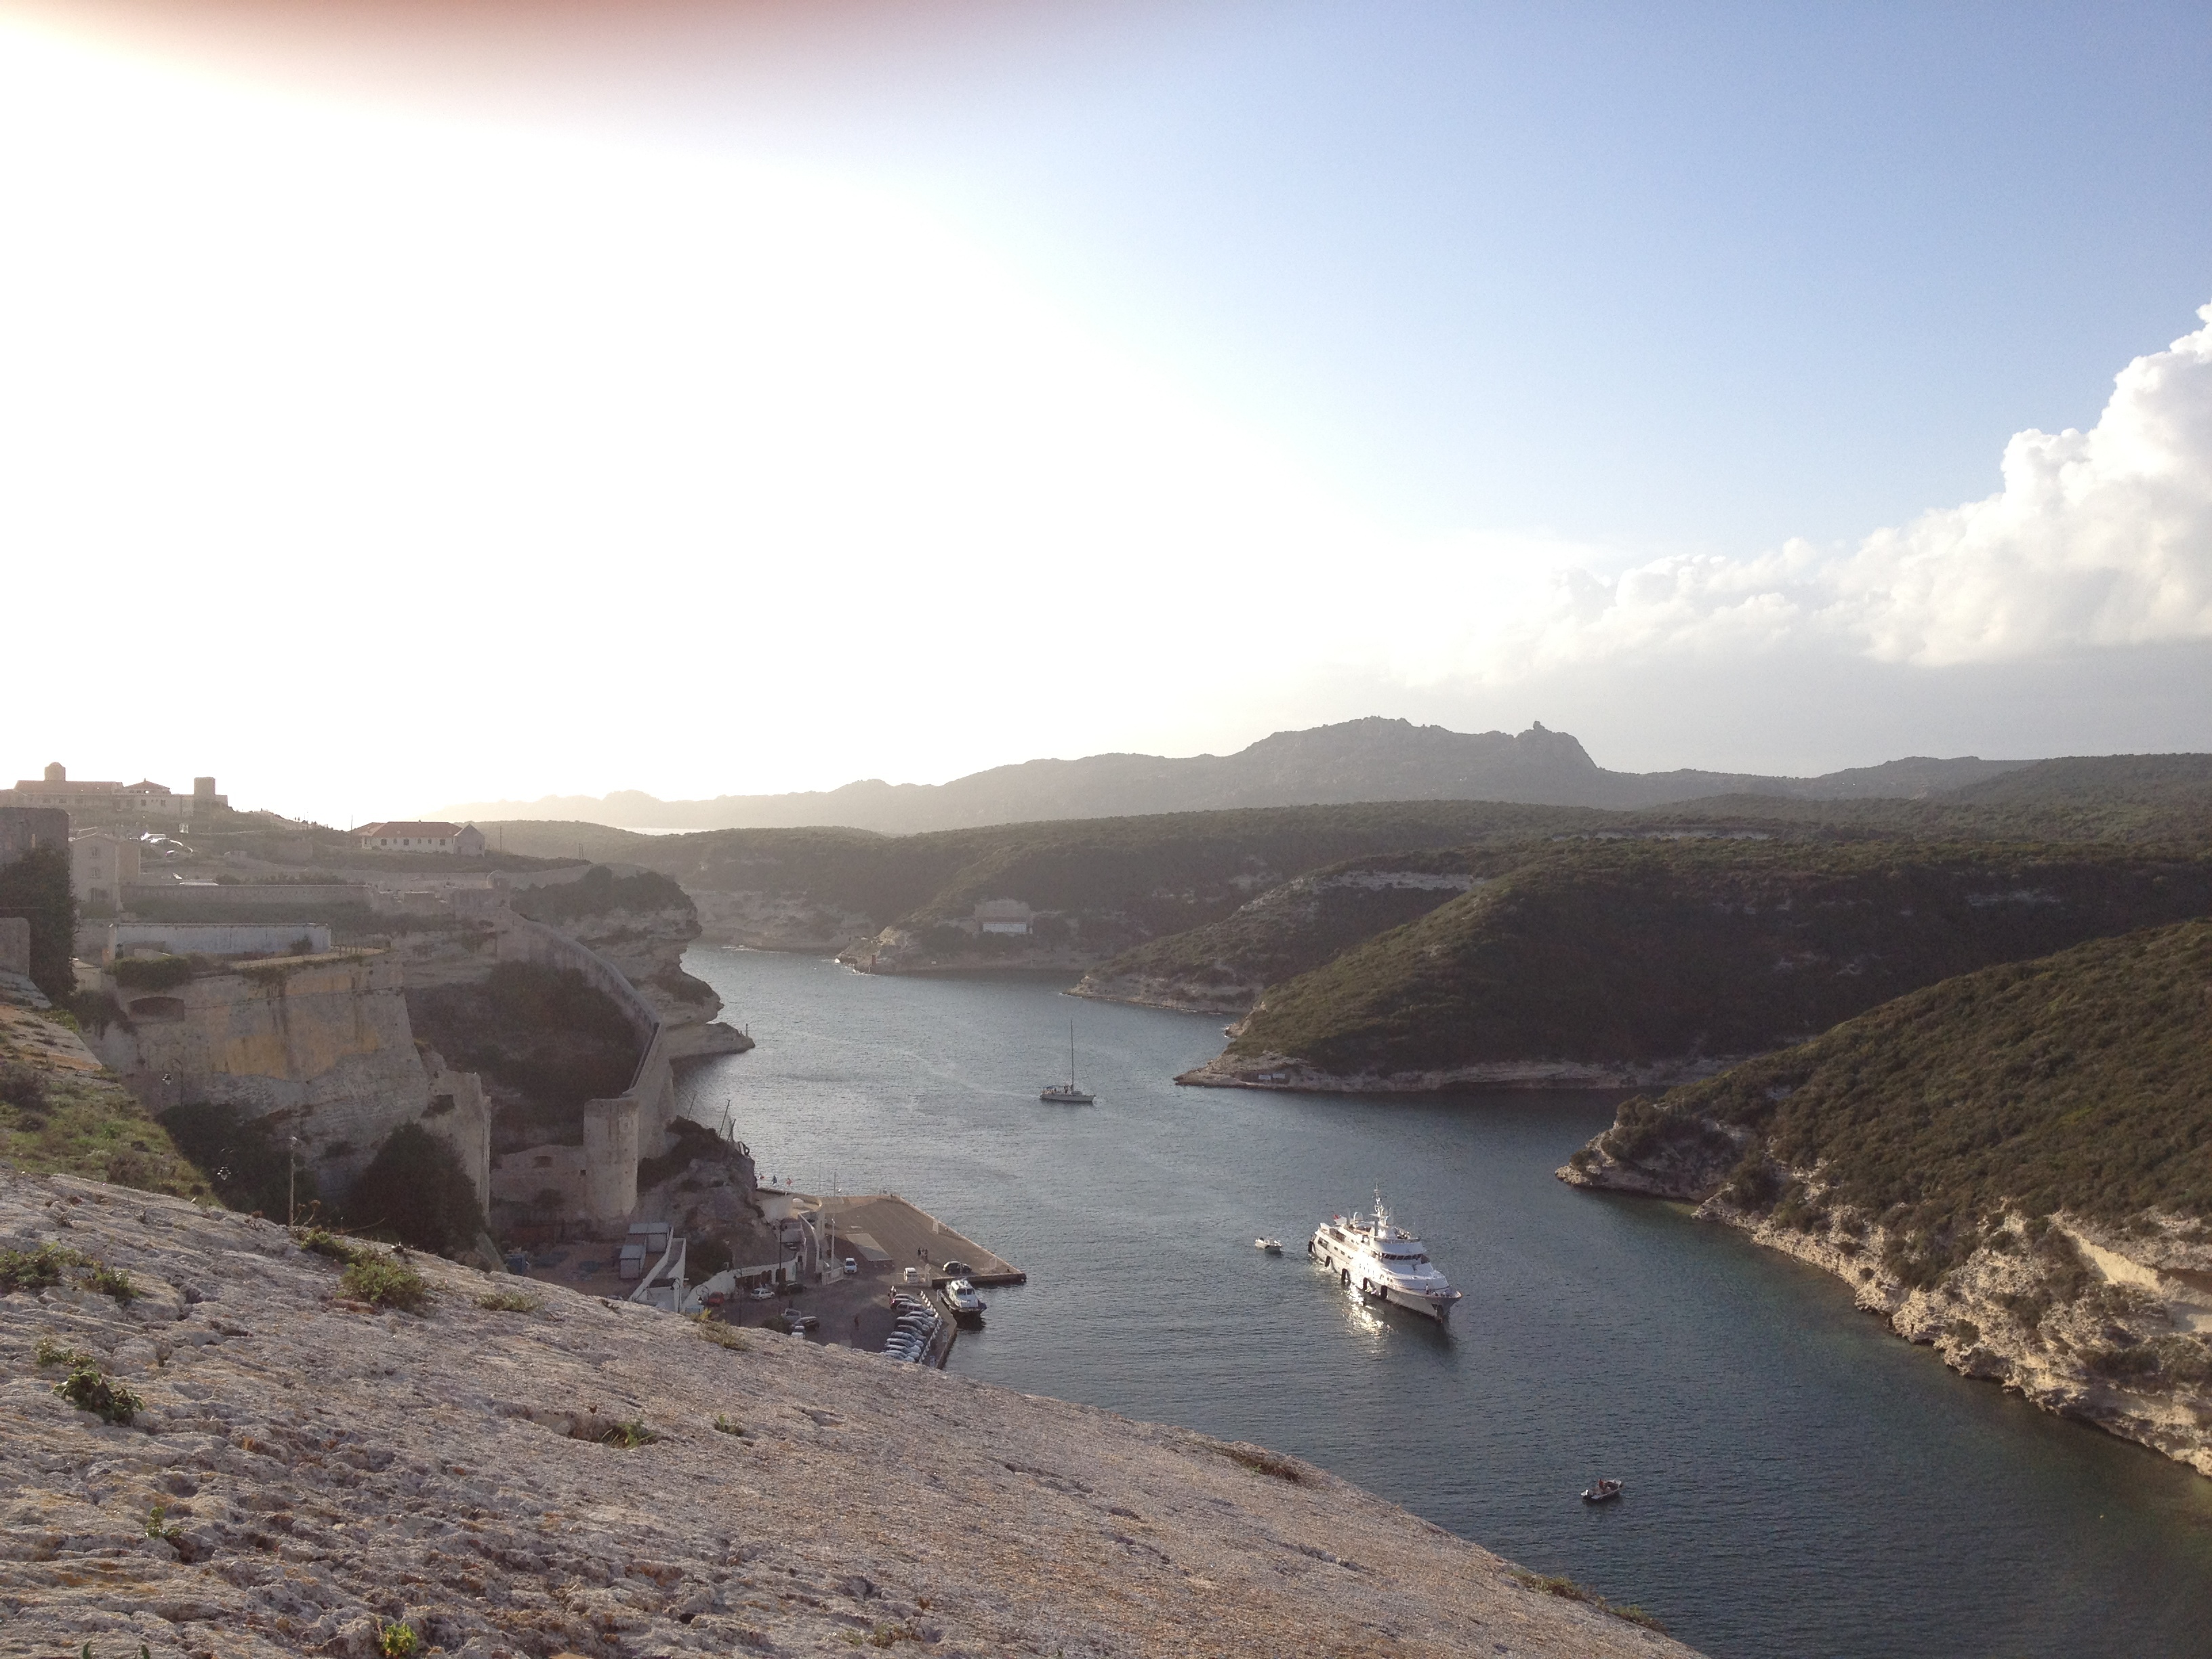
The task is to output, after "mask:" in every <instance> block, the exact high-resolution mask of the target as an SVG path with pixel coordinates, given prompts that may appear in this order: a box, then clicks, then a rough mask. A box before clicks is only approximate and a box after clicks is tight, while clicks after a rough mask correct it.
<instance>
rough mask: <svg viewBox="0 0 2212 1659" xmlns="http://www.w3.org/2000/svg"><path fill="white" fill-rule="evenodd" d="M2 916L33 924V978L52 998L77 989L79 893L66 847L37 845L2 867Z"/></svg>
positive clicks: (61, 999)
mask: <svg viewBox="0 0 2212 1659" xmlns="http://www.w3.org/2000/svg"><path fill="white" fill-rule="evenodd" d="M0 916H22V917H24V918H25V919H27V921H29V922H30V924H31V982H32V983H33V985H35V986H37V987H39V989H40V990H41V991H43V992H45V993H46V996H47V997H48V998H49V999H50V1000H52V1001H54V1002H57V1003H63V1002H66V1001H68V1000H69V997H70V993H71V992H73V991H75V990H76V895H75V894H74V893H72V892H71V891H70V855H69V849H68V848H66V847H34V848H32V849H31V850H30V851H29V852H27V853H26V854H23V856H22V857H21V858H19V859H17V860H15V862H14V863H12V864H9V865H6V866H0Z"/></svg>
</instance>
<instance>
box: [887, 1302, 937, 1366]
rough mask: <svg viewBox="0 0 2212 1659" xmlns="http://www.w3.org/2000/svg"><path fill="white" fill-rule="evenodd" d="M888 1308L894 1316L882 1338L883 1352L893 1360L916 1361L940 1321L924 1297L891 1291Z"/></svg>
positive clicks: (926, 1349)
mask: <svg viewBox="0 0 2212 1659" xmlns="http://www.w3.org/2000/svg"><path fill="white" fill-rule="evenodd" d="M891 1311H892V1313H893V1315H894V1316H895V1317H894V1319H893V1322H892V1324H891V1334H890V1336H888V1337H886V1338H885V1339H884V1352H885V1353H887V1354H889V1355H890V1357H891V1358H894V1359H907V1360H916V1361H918V1360H921V1359H922V1358H926V1357H927V1354H928V1352H929V1345H930V1344H931V1343H932V1342H933V1341H934V1340H936V1337H937V1331H938V1327H939V1325H941V1324H942V1323H943V1320H942V1319H941V1318H940V1317H939V1315H938V1312H937V1310H936V1309H934V1308H933V1307H931V1306H930V1305H929V1301H928V1298H927V1297H920V1296H913V1295H909V1294H908V1292H906V1291H892V1292H891Z"/></svg>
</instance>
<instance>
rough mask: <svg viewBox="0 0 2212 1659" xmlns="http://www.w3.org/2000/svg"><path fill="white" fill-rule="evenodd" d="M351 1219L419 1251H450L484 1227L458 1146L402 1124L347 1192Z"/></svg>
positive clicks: (417, 1126)
mask: <svg viewBox="0 0 2212 1659" xmlns="http://www.w3.org/2000/svg"><path fill="white" fill-rule="evenodd" d="M345 1213H346V1219H347V1221H348V1222H349V1225H353V1226H356V1227H358V1228H362V1229H363V1230H365V1231H390V1232H392V1233H393V1234H395V1235H397V1236H398V1238H399V1240H400V1242H401V1243H405V1244H409V1245H411V1246H413V1247H414V1248H415V1249H418V1250H430V1251H433V1252H436V1253H439V1254H450V1253H452V1252H453V1251H456V1250H459V1249H465V1248H466V1247H467V1246H468V1245H470V1244H471V1243H474V1242H475V1241H476V1237H477V1234H478V1233H480V1232H482V1231H483V1229H484V1213H483V1209H482V1208H481V1207H480V1206H478V1205H477V1191H476V1188H475V1186H474V1185H473V1184H472V1183H471V1182H470V1180H469V1177H468V1174H467V1172H466V1171H465V1170H463V1169H462V1168H461V1163H460V1159H459V1158H456V1157H455V1156H454V1155H453V1147H452V1146H449V1145H447V1143H446V1142H445V1141H443V1140H441V1139H439V1138H438V1137H437V1136H436V1135H434V1134H432V1133H430V1132H429V1131H428V1129H425V1128H424V1127H422V1125H421V1124H419V1123H403V1124H401V1125H400V1126H399V1127H398V1128H397V1129H394V1130H393V1131H392V1134H391V1136H390V1138H389V1139H386V1141H385V1143H384V1145H383V1146H380V1147H379V1148H378V1149H377V1153H376V1156H375V1158H373V1159H371V1160H370V1162H369V1165H368V1169H367V1170H363V1171H362V1176H361V1179H360V1180H359V1181H356V1182H355V1183H354V1186H353V1190H352V1191H351V1192H349V1193H348V1194H346V1201H345Z"/></svg>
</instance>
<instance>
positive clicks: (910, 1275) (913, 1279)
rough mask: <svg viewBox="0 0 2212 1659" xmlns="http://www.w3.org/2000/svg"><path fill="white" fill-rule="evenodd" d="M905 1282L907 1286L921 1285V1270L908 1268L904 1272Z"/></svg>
mask: <svg viewBox="0 0 2212 1659" xmlns="http://www.w3.org/2000/svg"><path fill="white" fill-rule="evenodd" d="M906 1282H907V1283H908V1284H909V1285H919V1284H921V1268H919V1267H908V1269H907V1270H906Z"/></svg>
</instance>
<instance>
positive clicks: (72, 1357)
mask: <svg viewBox="0 0 2212 1659" xmlns="http://www.w3.org/2000/svg"><path fill="white" fill-rule="evenodd" d="M31 1358H33V1359H34V1360H35V1361H37V1362H38V1363H39V1364H41V1365H67V1366H68V1367H70V1370H76V1368H77V1367H78V1366H80V1365H90V1364H94V1360H93V1358H92V1356H91V1355H90V1354H88V1353H86V1352H84V1351H83V1350H82V1349H80V1348H64V1346H62V1345H61V1344H60V1343H58V1342H57V1341H55V1340H53V1338H52V1337H51V1336H42V1337H40V1339H39V1346H37V1347H35V1348H33V1350H32V1351H31Z"/></svg>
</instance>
